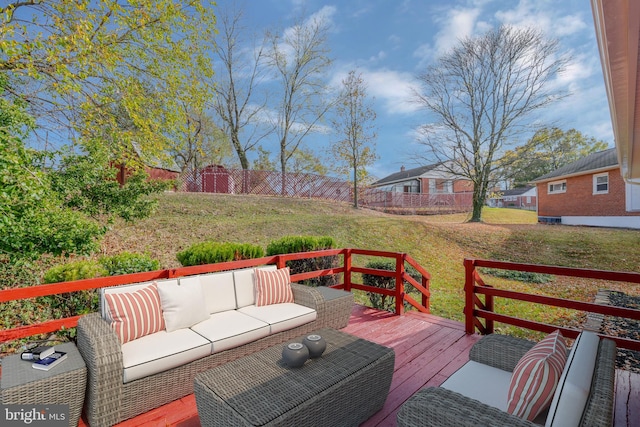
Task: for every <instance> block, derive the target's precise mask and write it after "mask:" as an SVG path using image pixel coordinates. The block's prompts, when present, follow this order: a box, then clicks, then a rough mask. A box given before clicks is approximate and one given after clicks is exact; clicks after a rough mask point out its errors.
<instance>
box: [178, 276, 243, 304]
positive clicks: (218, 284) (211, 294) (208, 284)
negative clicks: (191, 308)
mask: <svg viewBox="0 0 640 427" xmlns="http://www.w3.org/2000/svg"><path fill="white" fill-rule="evenodd" d="M191 281H199V282H200V285H202V293H203V295H204V302H205V305H206V306H207V312H208V313H210V314H213V313H220V312H221V311H227V310H235V309H236V291H235V287H234V284H233V272H231V271H226V272H224V273H211V274H202V275H199V276H193V277H185V278H181V279H180V283H183V282H186V283H189V282H191Z"/></svg>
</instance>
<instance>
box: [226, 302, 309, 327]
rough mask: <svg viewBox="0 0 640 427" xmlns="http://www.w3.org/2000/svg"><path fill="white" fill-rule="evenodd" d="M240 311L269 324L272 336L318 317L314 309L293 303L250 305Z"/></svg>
mask: <svg viewBox="0 0 640 427" xmlns="http://www.w3.org/2000/svg"><path fill="white" fill-rule="evenodd" d="M238 311H239V312H241V313H244V314H247V315H249V316H251V317H254V318H256V319H258V320H261V321H263V322H266V323H268V324H269V325H270V326H271V333H272V334H275V333H276V332H282V331H287V330H289V329H293V328H295V327H297V326H300V325H304V324H305V323H309V322H313V321H314V320H316V318H317V317H318V313H316V311H315V310H314V309H312V308H309V307H305V306H304V305H299V304H295V303H291V302H287V303H283V304H272V305H263V306H261V307H257V306H255V305H249V306H246V307H242V308H241V309H239V310H238Z"/></svg>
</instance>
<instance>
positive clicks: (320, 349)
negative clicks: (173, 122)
mask: <svg viewBox="0 0 640 427" xmlns="http://www.w3.org/2000/svg"><path fill="white" fill-rule="evenodd" d="M302 344H304V345H305V346H307V348H308V349H309V356H310V357H311V358H315V357H320V356H321V355H322V353H324V351H325V350H326V348H327V343H326V341H325V340H324V338H322V337H321V336H320V335H308V336H306V337H305V338H304V339H303V340H302Z"/></svg>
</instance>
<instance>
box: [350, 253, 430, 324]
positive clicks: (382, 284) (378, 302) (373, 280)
mask: <svg viewBox="0 0 640 427" xmlns="http://www.w3.org/2000/svg"><path fill="white" fill-rule="evenodd" d="M365 267H366V268H375V269H377V270H388V271H396V262H395V261H369V262H368V263H367V264H366V265H365ZM405 269H406V272H407V273H408V274H409V276H411V277H413V278H414V279H415V280H416V281H417V282H418V283H420V281H421V280H422V275H421V274H420V273H419V272H418V270H416V269H415V268H414V267H413V266H411V265H407V266H405ZM362 283H363V284H364V285H367V286H373V287H376V288H383V289H395V287H396V278H395V277H384V276H376V275H373V274H362ZM404 285H405V286H406V287H407V288H406V289H405V292H406V293H409V289H410V288H409V287H410V286H411V285H410V284H409V283H408V282H405V283H404ZM367 296H368V297H369V301H370V302H371V306H372V307H374V308H377V309H379V310H387V311H390V312H392V313H395V311H396V299H395V297H391V296H387V295H381V294H376V293H374V292H367ZM409 306H410V305H409V303H407V302H405V303H404V307H405V309H408V308H409Z"/></svg>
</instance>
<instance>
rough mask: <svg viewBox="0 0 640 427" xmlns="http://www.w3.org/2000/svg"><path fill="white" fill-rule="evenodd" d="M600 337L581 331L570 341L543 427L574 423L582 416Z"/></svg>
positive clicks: (568, 425)
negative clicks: (569, 348)
mask: <svg viewBox="0 0 640 427" xmlns="http://www.w3.org/2000/svg"><path fill="white" fill-rule="evenodd" d="M599 344H600V338H599V337H598V335H596V334H595V333H593V332H588V331H584V332H582V333H581V334H580V335H579V336H578V339H577V340H576V341H575V343H574V344H573V347H572V348H571V352H570V353H569V358H568V359H567V363H566V365H565V368H564V371H563V372H562V376H561V377H560V382H559V383H558V387H557V389H556V393H555V395H554V396H553V400H552V401H551V407H550V409H549V415H548V416H547V422H546V424H545V426H547V427H572V426H578V425H579V424H580V420H581V418H582V413H583V412H584V409H585V406H586V404H587V399H588V397H589V391H590V390H591V380H592V377H593V370H594V369H595V364H596V357H597V355H598V346H599Z"/></svg>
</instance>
